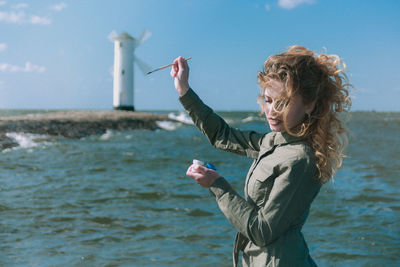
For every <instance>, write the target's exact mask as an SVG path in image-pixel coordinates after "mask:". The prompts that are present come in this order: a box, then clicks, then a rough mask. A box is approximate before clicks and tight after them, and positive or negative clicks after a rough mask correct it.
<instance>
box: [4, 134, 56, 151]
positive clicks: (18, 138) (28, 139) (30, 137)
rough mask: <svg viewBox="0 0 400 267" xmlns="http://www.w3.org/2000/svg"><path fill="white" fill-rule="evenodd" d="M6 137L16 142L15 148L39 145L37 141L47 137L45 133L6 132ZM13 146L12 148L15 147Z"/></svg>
mask: <svg viewBox="0 0 400 267" xmlns="http://www.w3.org/2000/svg"><path fill="white" fill-rule="evenodd" d="M6 136H7V137H8V138H11V139H13V140H14V141H15V142H16V143H18V147H15V148H33V147H37V146H38V145H39V143H38V142H40V141H43V139H48V138H49V137H48V136H46V135H40V134H31V133H14V132H11V133H6ZM44 144H49V142H44ZM15 148H13V149H15Z"/></svg>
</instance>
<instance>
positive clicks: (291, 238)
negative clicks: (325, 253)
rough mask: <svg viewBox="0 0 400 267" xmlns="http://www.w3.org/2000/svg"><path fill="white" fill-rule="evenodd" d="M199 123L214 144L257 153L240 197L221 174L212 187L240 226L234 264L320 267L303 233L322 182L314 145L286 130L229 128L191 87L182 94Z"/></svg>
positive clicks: (236, 225)
mask: <svg viewBox="0 0 400 267" xmlns="http://www.w3.org/2000/svg"><path fill="white" fill-rule="evenodd" d="M180 101H181V103H182V105H183V106H184V108H185V109H186V110H187V111H188V112H189V115H190V116H191V117H192V119H193V121H194V123H195V124H196V126H197V127H198V128H199V129H200V130H201V131H202V132H203V133H204V134H205V135H206V137H207V138H208V139H209V141H210V143H211V144H212V145H214V146H215V147H217V148H219V149H222V150H225V151H229V152H234V153H237V154H241V155H245V156H247V157H250V158H253V159H254V162H253V164H252V166H251V167H250V170H249V172H248V174H247V178H246V184H245V188H244V195H245V198H242V197H241V196H240V195H239V194H238V193H237V192H236V191H235V190H234V189H233V188H232V187H231V186H230V184H229V183H228V182H227V181H226V180H225V179H224V178H223V177H220V178H218V179H217V180H216V181H215V182H214V184H212V186H211V187H210V191H211V192H212V193H213V194H214V195H215V197H216V200H217V203H218V206H219V208H220V209H221V211H222V212H223V214H224V215H225V216H226V218H227V219H228V220H229V221H230V222H231V223H232V224H233V225H234V226H235V228H236V229H237V231H238V234H237V235H236V239H235V248H234V257H233V259H234V266H236V265H237V262H238V254H239V251H241V250H242V251H243V257H242V263H243V266H316V264H315V263H314V261H313V260H312V258H311V257H310V255H309V251H308V247H307V244H306V243H305V240H304V237H303V235H302V233H301V228H302V226H303V224H304V223H305V221H306V219H307V216H308V213H309V209H310V205H311V202H312V201H313V200H314V198H315V196H316V195H317V194H318V192H319V190H320V188H321V183H320V182H319V181H318V180H317V179H316V178H315V168H316V167H315V161H314V155H313V151H312V149H311V147H310V146H309V145H308V143H306V142H304V141H302V140H301V139H300V138H298V137H294V136H291V135H289V134H287V133H275V132H272V133H269V134H259V133H256V132H253V131H240V130H238V129H234V128H231V127H230V126H229V125H228V124H227V123H226V122H225V121H224V120H223V119H222V118H221V117H219V116H218V115H217V114H215V113H214V112H213V110H212V109H211V108H209V107H208V106H206V105H205V104H204V103H203V102H202V101H201V100H200V98H199V97H198V96H197V95H196V94H195V93H194V92H193V90H191V89H189V91H188V92H187V93H186V94H185V95H183V96H182V97H180Z"/></svg>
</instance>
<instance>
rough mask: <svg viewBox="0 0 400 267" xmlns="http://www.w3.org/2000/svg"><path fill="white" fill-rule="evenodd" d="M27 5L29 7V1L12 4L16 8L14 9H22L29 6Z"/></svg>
mask: <svg viewBox="0 0 400 267" xmlns="http://www.w3.org/2000/svg"><path fill="white" fill-rule="evenodd" d="M27 7H28V4H27V3H19V4H16V5H13V6H12V8H14V9H22V8H27Z"/></svg>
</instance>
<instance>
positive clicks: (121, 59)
mask: <svg viewBox="0 0 400 267" xmlns="http://www.w3.org/2000/svg"><path fill="white" fill-rule="evenodd" d="M134 49H135V39H134V38H133V37H132V36H130V35H129V34H128V33H126V32H124V33H122V34H120V35H118V36H117V37H115V38H114V100H113V106H114V109H119V110H131V111H134V110H135V108H134V105H133V60H134V56H133V52H134Z"/></svg>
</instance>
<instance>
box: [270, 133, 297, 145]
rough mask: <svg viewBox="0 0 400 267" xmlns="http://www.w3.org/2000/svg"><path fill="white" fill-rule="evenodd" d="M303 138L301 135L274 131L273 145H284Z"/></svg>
mask: <svg viewBox="0 0 400 267" xmlns="http://www.w3.org/2000/svg"><path fill="white" fill-rule="evenodd" d="M301 140H303V138H302V137H297V136H293V135H290V134H288V133H286V132H276V133H275V136H274V145H285V144H290V143H294V142H298V141H301Z"/></svg>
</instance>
